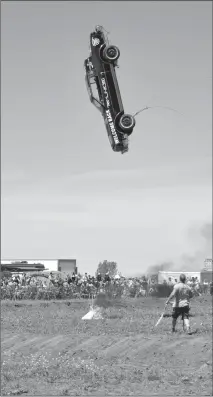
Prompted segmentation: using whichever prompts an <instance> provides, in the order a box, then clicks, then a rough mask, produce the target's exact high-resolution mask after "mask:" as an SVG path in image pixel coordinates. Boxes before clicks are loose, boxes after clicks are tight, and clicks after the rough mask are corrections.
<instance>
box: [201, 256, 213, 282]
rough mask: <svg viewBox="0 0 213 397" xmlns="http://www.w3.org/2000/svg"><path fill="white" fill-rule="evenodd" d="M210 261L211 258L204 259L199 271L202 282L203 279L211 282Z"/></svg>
mask: <svg viewBox="0 0 213 397" xmlns="http://www.w3.org/2000/svg"><path fill="white" fill-rule="evenodd" d="M212 263H213V261H212V259H210V258H208V259H205V261H204V266H203V269H202V270H201V272H200V278H201V282H202V283H203V282H204V280H206V281H208V282H212V270H213V269H212Z"/></svg>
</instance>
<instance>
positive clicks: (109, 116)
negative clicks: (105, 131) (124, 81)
mask: <svg viewBox="0 0 213 397" xmlns="http://www.w3.org/2000/svg"><path fill="white" fill-rule="evenodd" d="M101 83H102V87H103V90H104V95H105V100H106V106H107V108H108V109H107V110H106V116H107V120H108V124H109V127H110V131H111V133H112V136H113V138H114V141H115V143H116V144H117V143H120V141H119V139H118V135H117V133H116V129H115V125H114V123H113V121H112V115H111V112H110V110H109V107H110V101H109V94H108V91H107V85H106V80H105V78H102V79H101Z"/></svg>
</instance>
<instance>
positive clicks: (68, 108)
mask: <svg viewBox="0 0 213 397" xmlns="http://www.w3.org/2000/svg"><path fill="white" fill-rule="evenodd" d="M1 10H2V17H1V18H2V19H1V24H2V26H1V47H2V48H1V52H2V54H1V55H2V226H1V227H2V229H1V230H2V233H1V235H2V239H1V252H2V255H1V256H2V258H5V259H6V258H8V259H10V258H23V260H24V259H25V258H44V259H45V258H46V259H48V258H60V257H63V258H66V257H67V258H76V259H77V264H78V268H79V271H81V272H85V271H88V272H90V273H94V272H95V270H96V268H97V265H98V263H99V261H102V260H104V259H108V260H113V261H117V263H118V267H119V270H120V271H121V272H122V273H123V274H129V273H138V272H142V271H144V270H145V269H146V267H147V266H149V265H153V264H155V263H156V262H161V261H166V260H172V261H175V262H176V263H177V264H178V261H179V258H180V257H181V256H182V255H183V254H184V253H186V254H192V255H193V253H194V252H195V251H196V250H199V249H200V250H201V251H202V250H203V251H202V252H203V255H204V256H208V255H210V256H211V252H210V253H209V252H207V251H206V248H205V247H206V245H205V242H204V241H203V240H202V238H201V237H199V238H198V239H197V238H196V239H195V240H193V241H189V239H188V230H189V229H190V228H193V227H197V226H198V227H202V225H204V224H206V223H209V222H211V220H212V80H211V76H212V36H211V33H212V4H211V2H205V1H202V2H199V1H197V2H187V1H186V2H133V1H132V2H131V4H130V2H123V3H122V13H121V9H120V2H113V14H112V12H111V6H110V2H104V1H103V2H89V1H88V2H83V1H82V2H69V1H67V2H63V1H62V2H57V1H55V2H51V1H48V2H45V1H44V2H33V1H31V2H21V1H19V2H2V3H1ZM131 21H132V22H131ZM96 24H101V25H103V26H105V28H106V29H107V30H109V31H110V32H111V33H110V40H111V42H112V43H114V44H116V45H118V47H119V48H120V50H121V58H120V62H119V63H120V69H118V80H119V84H120V90H121V94H122V98H123V102H124V106H125V110H126V111H127V112H135V111H137V110H138V109H140V108H142V107H143V106H144V105H146V104H148V105H150V106H152V105H153V106H154V105H162V106H169V107H172V108H175V109H177V110H178V111H179V112H180V114H179V113H174V112H169V111H166V110H163V109H155V110H154V109H153V110H149V111H146V112H144V113H142V114H141V115H140V116H139V117H138V119H137V124H136V128H135V130H134V134H133V135H132V137H131V140H130V152H129V153H128V154H127V155H124V156H122V155H120V154H117V153H113V152H112V150H111V148H110V144H109V141H108V138H107V133H106V131H105V127H104V123H103V120H102V118H101V116H100V115H99V113H98V112H97V110H96V109H95V108H93V107H92V105H91V104H90V102H89V98H88V95H87V92H86V87H85V83H84V71H83V62H84V59H85V58H86V57H87V56H88V39H89V33H90V31H91V30H92V29H93V28H94V26H95V25H96ZM127 26H128V29H127ZM201 256H202V255H201Z"/></svg>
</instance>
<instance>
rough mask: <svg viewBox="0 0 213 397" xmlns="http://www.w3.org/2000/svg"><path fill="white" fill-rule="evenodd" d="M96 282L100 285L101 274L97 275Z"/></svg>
mask: <svg viewBox="0 0 213 397" xmlns="http://www.w3.org/2000/svg"><path fill="white" fill-rule="evenodd" d="M97 281H98V282H99V283H100V282H101V281H102V277H101V273H98V274H97Z"/></svg>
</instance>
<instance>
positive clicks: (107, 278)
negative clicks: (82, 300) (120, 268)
mask: <svg viewBox="0 0 213 397" xmlns="http://www.w3.org/2000/svg"><path fill="white" fill-rule="evenodd" d="M104 281H105V283H107V282H110V281H111V278H110V276H109V272H107V273H106V274H105V277H104Z"/></svg>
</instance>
